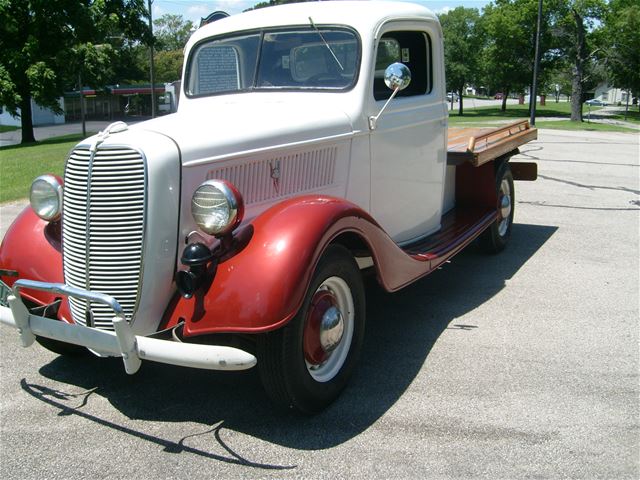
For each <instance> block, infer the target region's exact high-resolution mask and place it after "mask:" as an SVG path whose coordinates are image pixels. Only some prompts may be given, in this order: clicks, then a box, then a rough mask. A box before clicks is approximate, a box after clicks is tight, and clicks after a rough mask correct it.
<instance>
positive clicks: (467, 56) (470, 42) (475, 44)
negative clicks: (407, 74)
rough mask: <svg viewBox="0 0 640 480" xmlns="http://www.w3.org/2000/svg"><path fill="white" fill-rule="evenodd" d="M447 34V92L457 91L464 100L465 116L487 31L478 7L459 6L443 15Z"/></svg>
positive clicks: (441, 19)
mask: <svg viewBox="0 0 640 480" xmlns="http://www.w3.org/2000/svg"><path fill="white" fill-rule="evenodd" d="M439 18H440V24H441V25H442V32H443V35H444V64H445V71H446V77H447V90H448V91H449V90H451V91H456V92H457V93H458V96H459V98H460V103H459V105H458V113H459V115H462V114H463V100H462V99H463V93H464V87H465V85H466V84H467V83H469V82H473V81H475V80H476V79H478V77H479V74H478V72H479V63H480V55H478V52H479V51H480V50H481V49H482V46H483V42H484V40H483V38H484V30H483V28H482V25H481V22H480V13H479V12H478V10H477V9H475V8H464V7H457V8H456V9H454V10H451V11H449V12H447V13H445V14H442V15H440V17H439Z"/></svg>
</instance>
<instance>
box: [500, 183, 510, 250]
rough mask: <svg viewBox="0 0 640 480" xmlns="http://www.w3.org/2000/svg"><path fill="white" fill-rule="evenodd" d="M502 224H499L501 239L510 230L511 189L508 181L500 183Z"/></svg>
mask: <svg viewBox="0 0 640 480" xmlns="http://www.w3.org/2000/svg"><path fill="white" fill-rule="evenodd" d="M499 195H500V209H499V212H500V223H499V224H498V233H499V234H500V236H501V237H503V236H505V235H506V233H507V230H508V229H509V222H510V220H511V187H510V186H509V182H508V181H507V180H502V182H501V183H500V193H499Z"/></svg>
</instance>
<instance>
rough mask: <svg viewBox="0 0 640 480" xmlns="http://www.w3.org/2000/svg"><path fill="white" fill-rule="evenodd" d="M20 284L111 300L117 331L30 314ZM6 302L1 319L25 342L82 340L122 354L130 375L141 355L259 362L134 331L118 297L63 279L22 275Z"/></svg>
mask: <svg viewBox="0 0 640 480" xmlns="http://www.w3.org/2000/svg"><path fill="white" fill-rule="evenodd" d="M21 288H29V289H32V290H41V291H45V292H50V293H56V294H61V295H65V296H68V297H69V296H70V297H74V298H80V299H84V300H90V301H92V302H96V303H102V304H105V305H108V306H109V307H111V309H112V310H113V311H114V317H113V326H114V329H115V333H114V332H109V331H105V330H97V329H95V328H91V327H85V326H83V325H78V324H68V323H66V322H62V321H59V320H53V319H51V318H45V317H40V316H38V315H32V314H30V313H29V311H28V310H27V307H26V306H25V305H24V303H22V300H21V299H20V289H21ZM8 303H9V308H8V307H4V306H0V323H4V324H5V325H9V326H10V327H14V328H17V329H18V333H19V335H20V340H21V342H22V345H23V346H24V347H28V346H30V345H32V344H33V342H34V341H35V339H36V335H38V336H41V337H47V338H51V339H54V340H59V341H61V342H66V343H72V344H74V345H80V346H83V347H87V348H90V349H92V350H96V351H98V352H102V353H106V354H108V355H112V356H118V357H122V360H123V361H124V368H125V370H126V372H127V373H128V374H134V373H136V372H137V371H138V369H139V368H140V364H141V363H142V360H151V361H153V362H159V363H168V364H171V365H180V366H183V367H192V368H204V369H207V370H246V369H248V368H251V367H253V366H254V365H255V364H256V357H254V356H253V355H251V354H250V353H247V352H245V351H243V350H240V349H237V348H233V347H225V346H220V345H200V344H193V343H179V342H174V341H171V340H159V339H157V338H148V337H141V336H137V335H134V333H133V331H132V330H131V327H130V326H129V323H128V322H127V321H126V319H125V318H124V314H123V312H122V308H121V307H120V305H119V304H118V302H117V301H116V300H115V299H114V298H113V297H110V296H108V295H104V294H101V293H95V292H89V291H86V290H81V289H79V288H74V287H69V286H67V285H63V284H59V283H43V282H34V281H31V280H18V281H16V283H15V284H14V286H13V291H12V292H11V293H10V294H9V296H8Z"/></svg>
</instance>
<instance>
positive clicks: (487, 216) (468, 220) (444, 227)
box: [403, 207, 497, 269]
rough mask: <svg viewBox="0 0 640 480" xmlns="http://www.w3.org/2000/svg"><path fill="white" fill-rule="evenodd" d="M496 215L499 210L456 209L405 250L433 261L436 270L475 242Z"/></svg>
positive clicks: (422, 258)
mask: <svg viewBox="0 0 640 480" xmlns="http://www.w3.org/2000/svg"><path fill="white" fill-rule="evenodd" d="M496 218H497V212H496V211H495V209H486V208H468V207H467V208H453V209H452V210H450V211H449V212H447V213H446V214H445V215H444V216H443V217H442V221H441V228H440V230H438V231H437V232H436V233H434V234H432V235H429V236H428V237H426V238H424V239H422V240H420V241H418V242H416V243H413V244H411V245H407V246H405V247H403V250H404V252H405V253H406V254H408V255H410V256H412V257H413V258H415V259H416V260H422V261H429V262H431V269H434V268H436V267H437V266H438V265H440V264H441V263H443V262H445V261H446V260H447V259H448V258H450V257H452V256H453V255H455V254H456V253H458V252H459V251H460V250H462V249H463V248H464V247H465V246H466V245H468V244H469V243H471V241H473V240H474V239H475V238H476V237H477V236H478V235H480V234H481V233H482V232H483V231H484V230H485V229H487V228H488V227H490V226H491V224H492V223H493V222H495V220H496Z"/></svg>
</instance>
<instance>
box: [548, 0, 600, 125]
mask: <svg viewBox="0 0 640 480" xmlns="http://www.w3.org/2000/svg"><path fill="white" fill-rule="evenodd" d="M604 9H605V3H604V0H569V1H566V2H562V3H560V4H559V6H558V18H557V21H556V27H555V32H556V35H557V37H558V38H559V39H560V41H561V45H562V47H560V48H561V50H562V51H563V54H564V56H565V57H566V58H567V59H569V60H570V61H571V65H572V67H571V68H572V79H571V120H572V121H574V122H581V121H582V102H583V100H584V90H585V82H586V81H587V80H588V79H589V75H588V72H589V70H590V69H591V67H592V66H593V65H591V64H592V62H593V61H594V59H595V58H596V53H597V50H598V48H597V47H596V46H595V45H594V40H595V39H597V38H598V35H597V34H596V33H595V26H596V22H597V21H599V19H600V18H602V15H603V12H604Z"/></svg>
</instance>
